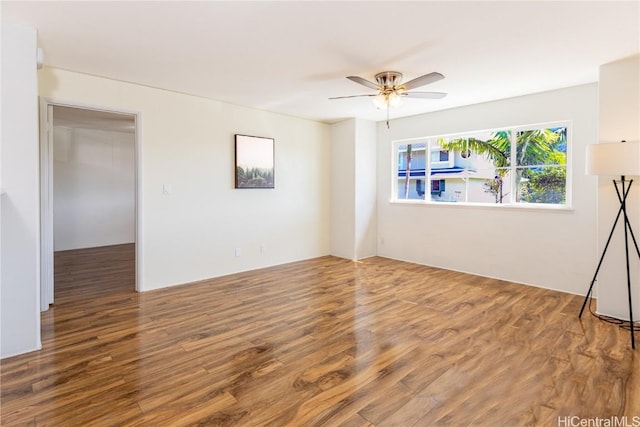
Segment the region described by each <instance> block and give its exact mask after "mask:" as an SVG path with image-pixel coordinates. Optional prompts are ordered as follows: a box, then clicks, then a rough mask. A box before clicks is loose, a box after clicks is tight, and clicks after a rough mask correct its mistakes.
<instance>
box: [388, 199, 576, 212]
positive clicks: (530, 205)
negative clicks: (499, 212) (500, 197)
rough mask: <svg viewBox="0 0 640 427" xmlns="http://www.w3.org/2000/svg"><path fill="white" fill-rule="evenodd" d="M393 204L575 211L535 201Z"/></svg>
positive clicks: (403, 202)
mask: <svg viewBox="0 0 640 427" xmlns="http://www.w3.org/2000/svg"><path fill="white" fill-rule="evenodd" d="M389 204H391V205H413V206H445V207H452V206H455V207H457V208H461V209H477V208H480V209H506V210H518V211H534V212H540V211H544V212H573V211H574V209H573V207H571V206H569V205H547V204H541V203H540V204H535V203H520V204H500V203H457V202H432V201H428V200H416V199H409V200H402V199H395V200H394V199H391V200H389Z"/></svg>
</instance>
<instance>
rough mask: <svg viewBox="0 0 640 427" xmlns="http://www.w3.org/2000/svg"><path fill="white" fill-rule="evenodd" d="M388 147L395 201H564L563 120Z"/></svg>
mask: <svg viewBox="0 0 640 427" xmlns="http://www.w3.org/2000/svg"><path fill="white" fill-rule="evenodd" d="M394 147H395V154H396V159H397V167H396V168H395V171H394V174H395V181H396V185H395V192H396V193H395V194H394V198H395V199H396V200H406V199H411V200H425V201H427V202H454V203H467V204H501V205H514V204H520V205H522V204H529V205H533V206H535V205H559V206H566V205H567V204H568V203H567V199H568V197H567V176H568V174H567V149H568V124H566V123H564V124H554V125H551V124H547V125H542V126H525V127H517V128H510V129H501V130H493V131H482V132H469V133H466V134H458V135H445V136H436V137H427V138H424V139H416V140H411V141H406V142H403V141H401V142H397V143H395V145H394ZM427 153H428V154H427ZM426 189H429V191H426Z"/></svg>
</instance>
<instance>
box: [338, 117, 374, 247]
mask: <svg viewBox="0 0 640 427" xmlns="http://www.w3.org/2000/svg"><path fill="white" fill-rule="evenodd" d="M375 254H376V124H375V123H374V122H371V121H367V120H363V119H349V120H345V121H342V122H340V123H336V124H334V125H332V126H331V255H334V256H338V257H342V258H346V259H361V258H366V257H370V256H373V255H375Z"/></svg>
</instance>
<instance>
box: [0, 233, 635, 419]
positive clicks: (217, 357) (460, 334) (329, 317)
mask: <svg viewBox="0 0 640 427" xmlns="http://www.w3.org/2000/svg"><path fill="white" fill-rule="evenodd" d="M56 258H57V259H56V271H57V275H56V276H57V286H56V292H57V294H56V304H55V306H54V307H52V308H51V309H50V310H49V311H48V312H46V313H43V315H42V322H43V349H42V350H41V351H38V352H33V353H30V354H27V355H22V356H17V357H13V358H9V359H5V360H3V361H2V363H1V368H2V373H1V380H2V401H1V410H2V418H1V422H2V425H3V426H13V425H42V426H89V425H90V426H115V425H127V426H129V425H135V426H137V425H145V426H182V425H211V426H231V425H234V426H381V427H382V426H433V425H451V426H466V425H473V426H492V427H494V426H520V425H536V426H538V425H539V426H557V425H559V424H558V416H562V417H564V416H579V417H582V418H594V417H601V418H603V417H611V416H622V415H627V416H628V417H633V416H640V361H639V354H638V350H637V351H636V352H635V353H634V352H632V351H631V349H630V345H629V336H628V333H627V332H625V331H624V330H621V329H619V328H618V327H616V326H612V325H608V324H604V323H602V322H600V321H598V320H596V319H594V318H593V317H591V316H590V315H588V314H587V315H585V316H584V317H583V319H582V321H580V320H579V319H578V318H577V313H578V310H579V308H580V303H581V297H578V296H571V295H568V294H562V293H559V292H553V291H548V290H543V289H538V288H534V287H527V286H523V285H517V284H513V283H508V282H504V281H499V280H492V279H487V278H481V277H476V276H472V275H467V274H461V273H455V272H451V271H446V270H439V269H435V268H429V267H424V266H419V265H415V264H409V263H405V262H399V261H394V260H389V259H384V258H371V259H367V260H365V261H363V262H350V261H347V260H343V259H339V258H334V257H323V258H318V259H313V260H309V261H303V262H296V263H292V264H287V265H282V266H278V267H273V268H267V269H262V270H257V271H252V272H247V273H241V274H235V275H232V276H227V277H222V278H217V279H213V280H207V281H203V282H199V283H195V284H189V285H184V286H177V287H172V288H169V289H162V290H158V291H152V292H146V293H136V292H134V291H133V248H132V246H130V245H125V246H116V247H110V248H101V249H93V250H87V251H70V252H63V253H60V254H58V256H57V257H56ZM96 273H99V274H98V275H96ZM631 420H632V418H629V422H631Z"/></svg>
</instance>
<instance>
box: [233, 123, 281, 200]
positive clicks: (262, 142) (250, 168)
mask: <svg viewBox="0 0 640 427" xmlns="http://www.w3.org/2000/svg"><path fill="white" fill-rule="evenodd" d="M235 143H236V188H275V186H274V182H275V181H274V173H275V154H274V145H275V140H274V139H273V138H263V137H260V136H249V135H239V134H236V135H235Z"/></svg>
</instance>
